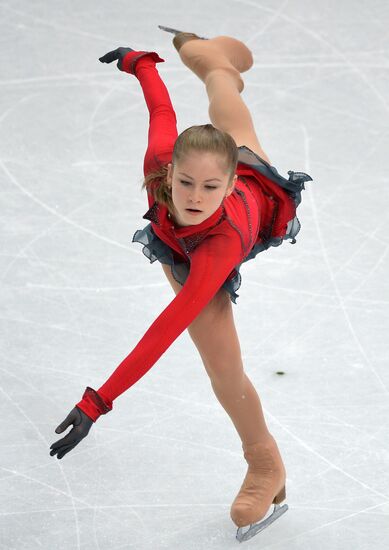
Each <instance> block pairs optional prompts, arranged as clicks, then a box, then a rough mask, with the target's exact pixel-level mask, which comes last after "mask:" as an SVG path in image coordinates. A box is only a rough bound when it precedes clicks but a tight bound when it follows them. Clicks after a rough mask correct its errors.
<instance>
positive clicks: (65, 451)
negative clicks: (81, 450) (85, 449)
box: [57, 441, 79, 459]
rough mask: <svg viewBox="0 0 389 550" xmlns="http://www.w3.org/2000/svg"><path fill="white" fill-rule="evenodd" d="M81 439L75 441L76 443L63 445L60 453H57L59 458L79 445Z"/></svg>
mask: <svg viewBox="0 0 389 550" xmlns="http://www.w3.org/2000/svg"><path fill="white" fill-rule="evenodd" d="M78 443H79V441H78V442H77V443H74V445H67V446H66V447H62V448H61V449H60V450H59V451H58V454H57V458H58V459H60V458H62V457H63V456H65V455H66V454H67V453H68V452H69V451H71V450H72V449H74V447H76V445H78Z"/></svg>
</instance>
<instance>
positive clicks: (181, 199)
mask: <svg viewBox="0 0 389 550" xmlns="http://www.w3.org/2000/svg"><path fill="white" fill-rule="evenodd" d="M222 161H223V159H222V158H221V157H220V155H217V154H215V153H207V152H199V151H193V152H191V153H190V154H188V155H187V156H186V157H185V159H184V160H182V161H180V162H179V163H176V164H175V165H174V166H173V165H172V164H171V163H169V164H168V174H167V184H168V185H169V186H171V191H172V200H173V204H174V208H175V212H174V220H175V221H176V223H178V224H179V225H182V226H187V225H198V224H200V223H201V222H203V221H204V220H206V219H207V218H209V216H211V215H212V214H213V213H214V212H216V210H217V209H218V208H219V206H220V205H221V203H222V202H223V200H224V199H225V197H228V196H229V195H230V194H231V193H232V191H233V190H234V185H235V181H236V179H237V175H235V176H234V178H233V181H232V183H231V184H230V185H229V186H228V174H226V173H225V168H224V166H223V163H222ZM191 208H192V209H196V210H200V213H199V214H191V213H190V211H188V209H191Z"/></svg>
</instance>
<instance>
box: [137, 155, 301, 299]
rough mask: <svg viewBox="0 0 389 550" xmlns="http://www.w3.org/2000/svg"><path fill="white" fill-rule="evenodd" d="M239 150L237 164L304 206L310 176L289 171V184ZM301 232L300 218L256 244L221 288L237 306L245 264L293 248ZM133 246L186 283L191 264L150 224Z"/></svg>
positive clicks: (175, 277)
mask: <svg viewBox="0 0 389 550" xmlns="http://www.w3.org/2000/svg"><path fill="white" fill-rule="evenodd" d="M238 149H239V156H238V162H240V163H243V164H245V165H247V166H249V167H250V168H253V169H254V170H256V171H257V172H259V173H260V174H262V175H264V176H266V177H267V178H268V179H270V180H271V181H273V182H275V183H277V184H278V185H280V186H281V187H282V188H283V189H284V190H285V191H286V192H287V193H288V194H289V195H290V196H291V197H292V198H293V200H294V203H295V205H296V208H297V207H298V205H299V204H300V202H301V191H302V190H303V189H305V186H304V182H305V181H309V180H310V181H312V178H311V177H310V176H309V175H308V174H305V173H304V172H293V171H292V170H289V171H288V174H289V179H288V180H287V179H285V178H283V177H282V176H281V175H280V174H279V173H278V171H277V169H276V168H275V167H274V166H271V165H270V164H269V163H268V162H266V161H265V160H264V159H262V158H261V157H260V156H259V155H257V154H256V153H254V152H253V151H251V149H249V148H248V147H246V146H245V145H242V146H240V147H238ZM300 228H301V224H300V222H299V220H298V218H297V216H295V217H294V219H292V220H290V222H289V223H288V225H287V229H286V233H285V235H283V236H282V237H270V238H268V239H267V240H264V241H261V242H257V243H256V244H255V245H254V246H253V248H252V249H251V251H250V253H249V254H248V255H247V256H246V257H245V258H244V260H243V261H242V262H241V263H240V264H239V265H237V266H235V268H234V270H233V271H232V272H231V274H230V275H229V277H228V278H227V279H226V281H225V282H224V284H223V285H222V288H224V289H225V290H227V292H228V293H229V294H230V299H231V301H232V302H233V303H234V304H236V299H237V298H238V297H239V294H237V290H239V288H240V286H241V283H242V277H241V274H240V273H239V270H240V266H241V265H242V264H243V263H244V262H247V261H249V260H252V259H253V258H255V256H256V255H257V254H259V253H260V252H263V251H264V250H267V249H268V248H269V247H270V246H279V245H280V244H281V243H282V242H283V241H284V240H285V239H292V241H291V244H294V243H295V242H296V239H295V236H296V235H297V233H298V232H299V231H300ZM132 242H138V243H140V244H142V245H143V250H142V252H143V254H144V255H145V256H146V257H147V258H148V259H149V260H150V263H153V262H155V260H158V261H159V262H161V263H163V264H168V265H170V266H171V271H172V275H173V277H174V279H175V280H176V281H177V282H178V283H180V284H181V285H183V284H184V283H185V281H186V279H187V277H188V274H189V268H190V263H189V262H185V261H184V262H183V261H182V259H181V258H179V257H178V255H177V254H176V253H175V252H174V251H173V250H172V249H171V248H170V246H168V245H167V244H166V243H164V242H163V241H161V239H160V238H159V237H158V236H157V235H156V234H155V233H154V231H153V228H152V226H151V223H149V224H148V225H146V227H144V228H143V229H137V230H136V231H135V233H134V236H133V238H132Z"/></svg>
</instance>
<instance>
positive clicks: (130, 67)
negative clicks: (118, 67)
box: [122, 50, 165, 76]
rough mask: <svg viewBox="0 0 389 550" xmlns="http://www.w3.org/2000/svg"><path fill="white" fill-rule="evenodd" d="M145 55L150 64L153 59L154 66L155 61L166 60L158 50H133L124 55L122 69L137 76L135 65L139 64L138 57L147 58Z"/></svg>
mask: <svg viewBox="0 0 389 550" xmlns="http://www.w3.org/2000/svg"><path fill="white" fill-rule="evenodd" d="M145 57H146V58H147V59H148V62H149V64H150V61H151V65H152V66H155V63H162V62H164V61H165V60H164V59H162V57H159V55H158V54H157V52H145V51H141V50H140V51H132V52H128V53H126V55H125V56H124V57H123V60H122V70H123V71H125V72H126V73H130V74H133V75H135V76H136V69H135V67H136V65H137V61H138V59H140V58H145Z"/></svg>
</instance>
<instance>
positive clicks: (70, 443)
mask: <svg viewBox="0 0 389 550" xmlns="http://www.w3.org/2000/svg"><path fill="white" fill-rule="evenodd" d="M70 424H73V428H72V429H71V430H70V432H69V433H68V434H67V435H66V436H65V437H63V438H62V439H59V440H58V441H56V442H55V443H53V444H52V445H50V449H52V450H51V451H50V456H54V455H55V454H57V458H62V457H63V456H64V455H66V453H68V452H69V451H71V450H72V449H73V447H75V446H76V445H78V444H79V443H80V441H81V440H82V439H84V437H86V436H87V435H88V433H89V430H90V429H91V426H92V424H93V420H92V419H91V418H89V416H88V415H86V414H85V413H84V411H82V410H81V409H79V408H78V407H74V409H72V410H71V411H70V413H69V414H68V415H67V417H66V418H65V420H64V421H63V422H61V424H60V425H59V426H58V428H56V430H55V432H56V433H57V434H60V433H62V432H63V431H64V430H66V428H68V427H69V426H70Z"/></svg>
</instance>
